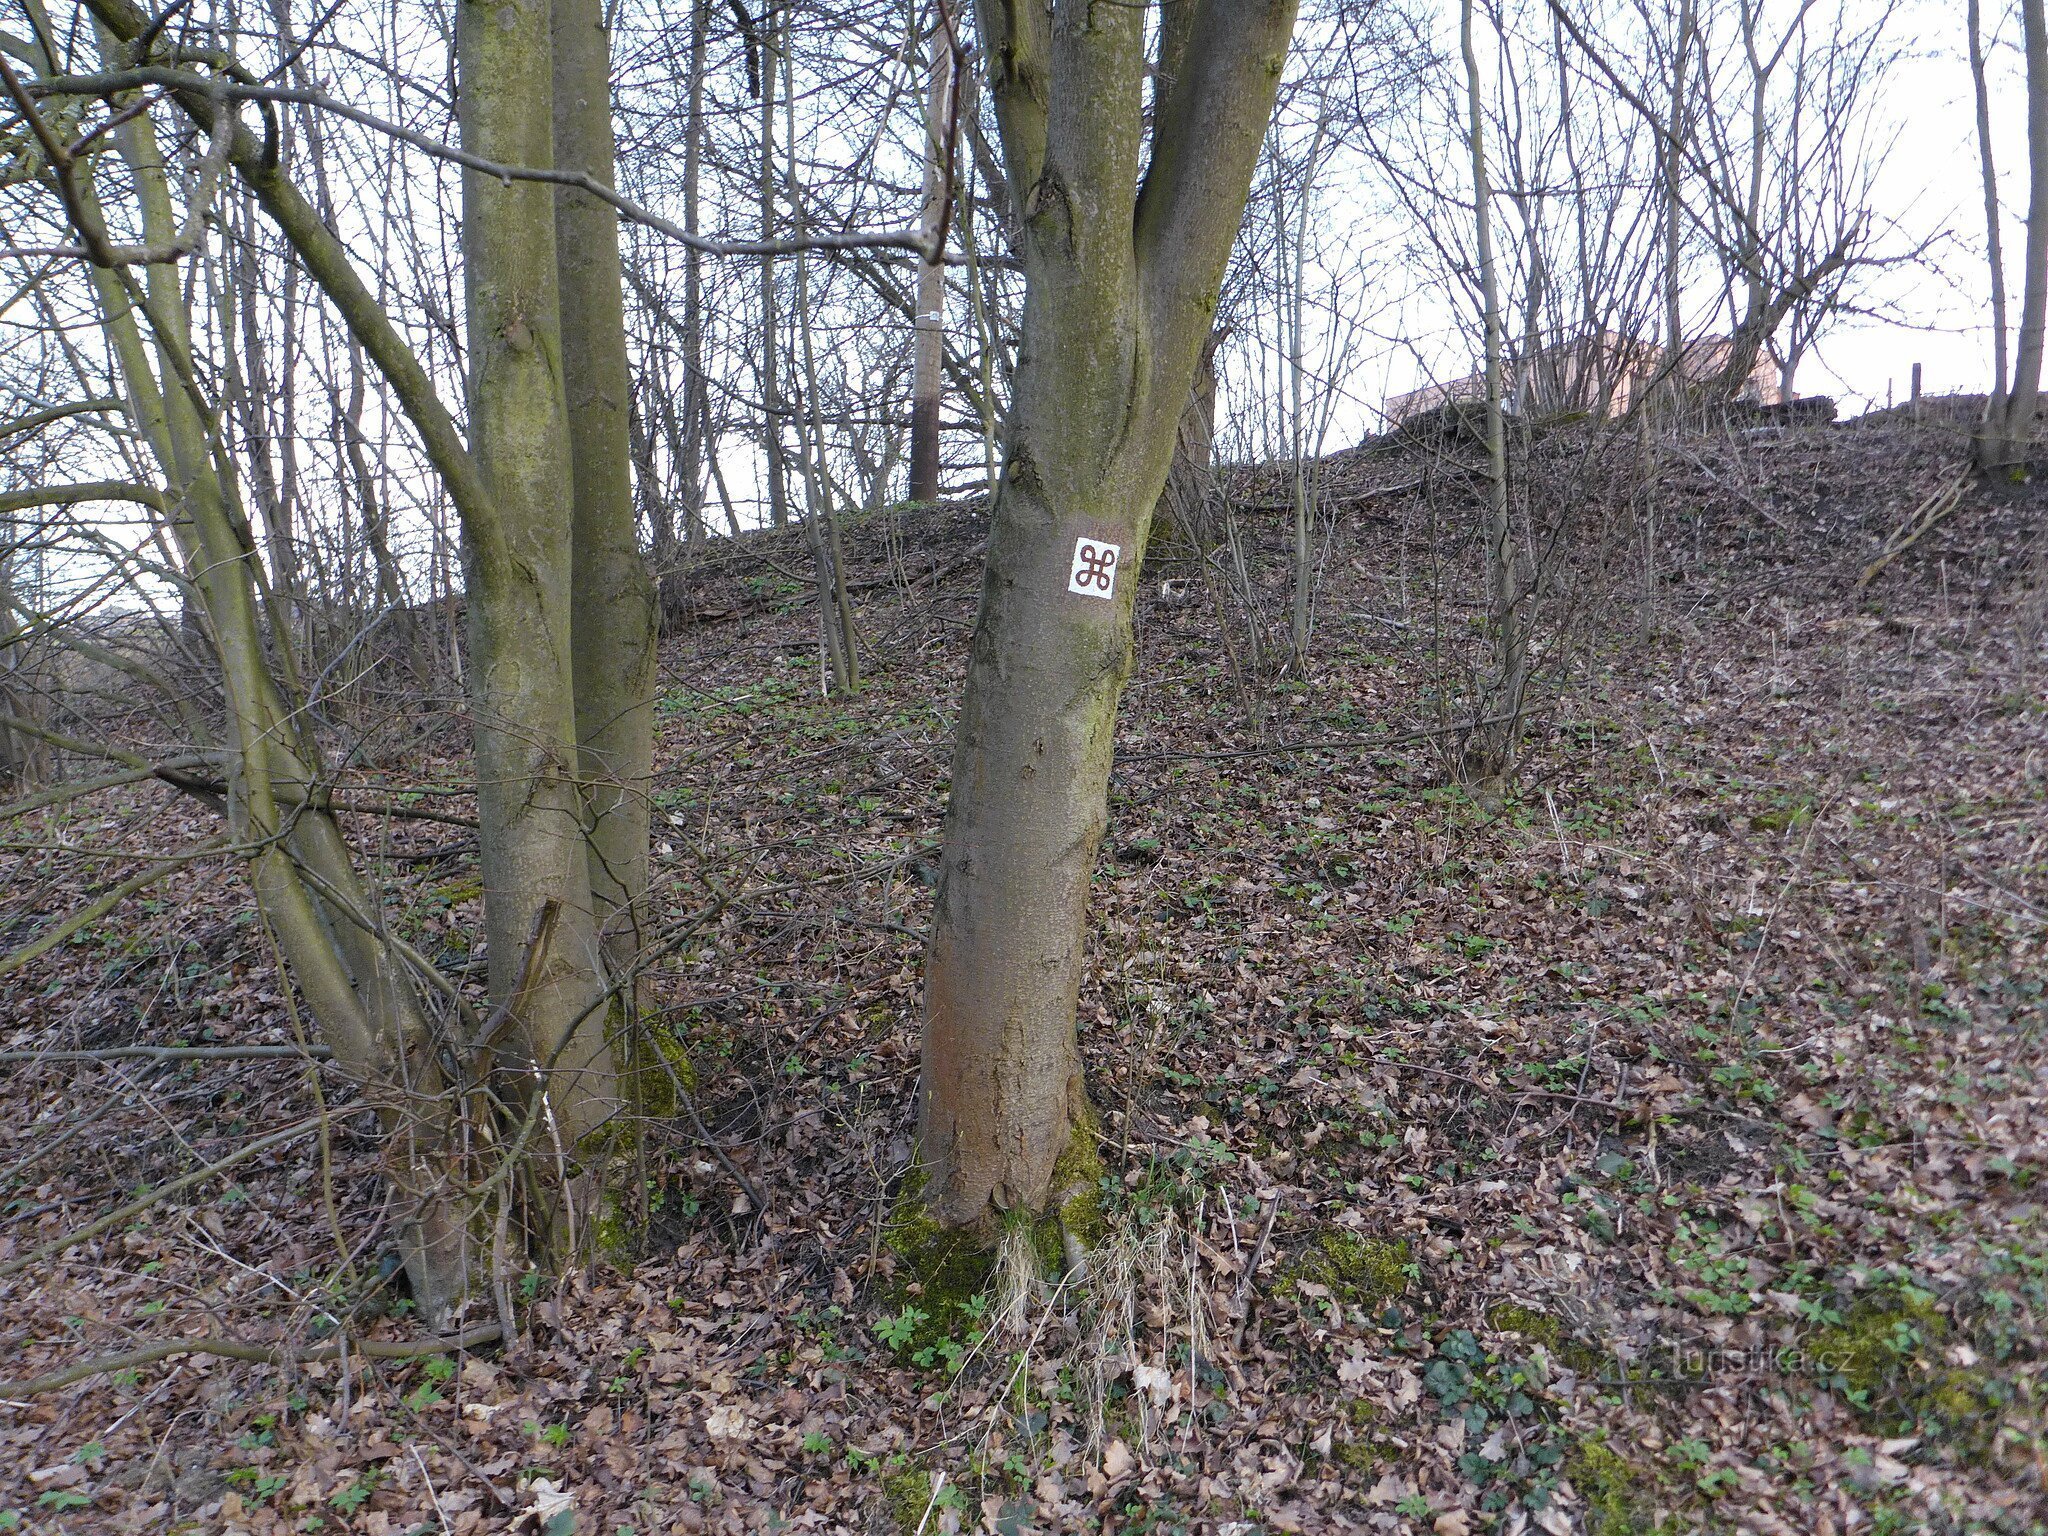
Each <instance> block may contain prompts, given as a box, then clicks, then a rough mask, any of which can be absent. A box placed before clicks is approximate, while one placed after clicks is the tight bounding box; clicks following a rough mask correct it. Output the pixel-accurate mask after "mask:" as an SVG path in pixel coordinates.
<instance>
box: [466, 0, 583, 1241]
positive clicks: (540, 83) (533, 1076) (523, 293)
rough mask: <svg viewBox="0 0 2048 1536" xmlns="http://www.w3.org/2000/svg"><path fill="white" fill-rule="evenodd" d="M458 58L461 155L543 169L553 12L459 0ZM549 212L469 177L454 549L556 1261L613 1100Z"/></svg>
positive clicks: (484, 824)
mask: <svg viewBox="0 0 2048 1536" xmlns="http://www.w3.org/2000/svg"><path fill="white" fill-rule="evenodd" d="M456 48H457V58H458V64H459V71H460V79H461V102H460V125H461V130H462V144H463V147H464V148H465V149H468V150H470V151H472V152H473V153H475V154H477V155H480V156H482V157H484V158H486V159H489V160H492V161H496V162H498V163H500V164H508V165H548V164H551V163H552V161H553V99H554V90H553V68H554V66H553V49H552V42H551V21H550V7H549V5H548V4H547V0H508V3H507V4H504V5H500V6H497V7H494V8H489V7H484V6H481V5H478V4H476V3H474V0H470V3H465V4H464V5H463V6H462V7H461V8H460V10H459V11H458V15H457V28H456ZM554 200H555V191H554V189H553V188H552V187H550V186H548V185H547V184H545V183H542V182H531V181H512V182H507V181H501V180H500V179H499V178H497V177H495V176H489V175H483V174H480V173H478V172H475V171H467V170H466V171H465V172H464V173H463V178H462V211H463V220H462V252H463V282H464V288H465V303H466V310H467V315H468V331H469V359H470V433H471V440H472V443H473V444H474V449H475V454H476V457H477V460H478V461H479V463H480V465H481V466H482V469H483V473H484V477H485V479H486V481H487V483H488V485H489V487H490V491H491V501H492V505H491V521H492V523H493V525H494V527H495V529H496V532H497V536H498V538H499V539H500V540H501V541H502V550H503V555H502V558H501V559H499V560H495V561H494V560H489V559H485V558H481V557H480V556H481V552H480V551H478V550H476V549H475V548H474V547H473V544H472V541H468V540H465V547H464V563H465V567H466V577H467V581H466V585H467V587H468V592H469V615H470V657H471V689H472V697H473V698H474V701H475V710H476V716H477V719H476V757H477V808H478V820H479V822H480V824H481V831H480V835H479V838H478V843H479V847H480V850H481V862H482V866H483V884H484V930H485V935H486V938H487V940H488V943H489V946H490V952H489V975H490V989H491V996H492V997H493V998H495V999H497V1000H499V1001H500V1002H501V1003H504V1002H506V1001H508V1000H509V1001H512V1002H514V1003H516V1005H517V1018H516V1023H517V1025H518V1028H519V1032H520V1039H521V1044H522V1046H523V1054H524V1056H525V1057H526V1062H524V1063H522V1064H521V1065H522V1073H521V1081H523V1082H526V1083H528V1084H529V1085H534V1088H533V1091H537V1092H539V1093H541V1094H544V1095H545V1096H546V1102H545V1103H544V1104H542V1105H539V1106H537V1108H538V1110H539V1112H540V1113H541V1114H542V1115H543V1117H544V1120H545V1127H546V1133H547V1141H548V1142H549V1143H551V1145H549V1147H548V1152H549V1154H550V1156H551V1157H553V1158H558V1159H560V1160H561V1162H562V1163H563V1164H564V1165H565V1166H566V1167H567V1168H568V1169H569V1171H570V1178H569V1181H568V1182H567V1184H566V1185H565V1186H564V1187H563V1188H562V1189H561V1191H560V1192H559V1194H560V1198H558V1199H556V1200H553V1201H549V1202H544V1204H551V1205H552V1206H553V1209H552V1210H544V1211H543V1213H542V1217H543V1220H544V1221H545V1222H546V1224H547V1226H548V1230H547V1231H546V1232H545V1233H544V1234H543V1239H544V1241H545V1242H546V1244H547V1246H549V1247H550V1248H551V1249H552V1250H553V1251H554V1252H555V1253H556V1254H557V1255H562V1254H566V1253H569V1252H573V1251H575V1250H577V1249H579V1248H580V1247H581V1246H582V1244H583V1243H584V1241H585V1240H586V1239H587V1237H588V1236H589V1226H588V1218H589V1217H590V1215H591V1214H592V1213H591V1211H590V1210H589V1209H588V1201H587V1200H586V1199H583V1198H582V1196H583V1194H584V1192H586V1191H587V1190H588V1189H589V1185H590V1181H589V1180H588V1178H587V1177H585V1176H584V1175H585V1173H586V1170H585V1169H584V1167H583V1163H584V1160H585V1158H586V1156H587V1155H588V1154H589V1152H590V1150H591V1148H590V1143H591V1141H592V1138H593V1137H594V1135H595V1133H596V1132H597V1131H598V1129H599V1128H600V1127H601V1126H602V1125H603V1124H604V1123H605V1121H606V1120H607V1119H608V1118H609V1116H610V1115H611V1114H612V1113H613V1112H614V1110H615V1109H616V1107H617V1084H616V1080H615V1074H614V1072H613V1070H612V1064H611V1056H610V1051H609V1049H608V1047H607V1044H606V1041H605V1038H604V1024H605V1017H604V1011H603V1009H602V1007H601V1005H600V1004H601V987H600V984H599V975H598V965H597V954H596V943H597V940H596V933H595V928H594V923H593V914H592V910H591V895H590V879H589V872H588V852H587V847H586V843H587V839H586V838H585V836H584V812H583V802H582V795H581V793H580V792H579V783H578V780H579V775H580V773H581V771H582V762H581V754H580V749H579V744H578V738H577V710H576V676H575V667H574V664H573V659H572V652H571V648H570V647H571V635H572V630H571V607H572V603H573V597H572V581H573V553H572V544H571V539H572V519H571V505H572V501H571V483H570V466H569V438H568V410H567V406H566V404H565V400H564V394H563V377H562V335H561V326H560V318H559V298H558V289H557V279H556V265H555V262H556V254H555V244H556V242H555V206H554ZM619 403H620V404H621V405H623V400H621V401H620V402H619ZM550 903H552V904H553V905H554V906H555V908H556V910H557V920H556V922H555V924H554V925H553V928H552V935H553V937H552V942H550V943H548V944H547V946H546V949H547V952H546V953H545V954H543V955H540V956H537V957H534V958H533V960H532V962H531V963H529V961H528V957H527V955H526V949H527V944H528V938H529V935H532V934H534V933H537V932H540V931H542V928H541V926H539V925H537V919H538V918H539V916H540V914H541V913H542V912H543V910H544V909H546V908H547V907H548V905H549V904H550ZM515 989H516V995H515ZM529 1064H530V1067H531V1070H525V1068H527V1067H528V1065H529ZM529 1107H535V1106H529ZM543 1161H545V1159H543ZM579 1203H580V1205H581V1207H582V1208H579ZM579 1222H580V1223H583V1226H582V1227H581V1229H580V1230H579V1226H578V1224H579Z"/></svg>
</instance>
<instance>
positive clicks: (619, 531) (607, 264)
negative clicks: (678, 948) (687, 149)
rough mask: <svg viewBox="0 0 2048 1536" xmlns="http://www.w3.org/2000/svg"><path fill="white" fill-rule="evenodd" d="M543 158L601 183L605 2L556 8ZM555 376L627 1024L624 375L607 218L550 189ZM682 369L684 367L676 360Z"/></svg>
mask: <svg viewBox="0 0 2048 1536" xmlns="http://www.w3.org/2000/svg"><path fill="white" fill-rule="evenodd" d="M553 32H554V88H555V102H554V110H555V163H556V165H558V166H560V167H562V168H564V169H569V170H579V171H585V172H587V173H589V174H590V175H591V176H592V177H594V178H595V179H596V180H598V181H600V182H602V183H604V184H605V185H606V186H610V185H612V183H613V180H614V177H615V174H616V167H615V164H614V159H615V155H614V147H613V140H612V114H611V41H610V37H609V35H608V34H607V32H606V30H605V22H604V5H603V0H554V18H553ZM555 231H556V268H557V271H558V273H559V285H560V290H561V331H562V381H563V387H564V393H565V395H566V398H567V406H568V418H569V458H570V471H571V501H572V507H573V514H572V530H571V543H572V546H573V555H572V565H573V570H572V574H571V612H570V617H569V628H570V634H571V636H572V638H573V642H574V645H573V654H574V672H575V683H576V740H577V744H578V749H579V760H580V762H581V764H582V777H583V795H584V802H585V805H584V809H585V814H586V816H587V817H588V818H589V827H590V832H589V837H590V842H589V848H588V856H587V860H586V863H587V865H588V869H589V882H590V900H591V908H592V915H593V917H594V918H595V920H596V924H597V932H598V942H599V946H600V951H601V953H602V956H603V959H604V969H605V977H606V980H607V981H608V982H609V983H610V984H612V985H614V986H619V985H624V986H626V987H627V988H628V990H627V991H626V992H625V993H624V994H623V999H624V1003H625V1012H626V1014H627V1016H628V1019H629V1020H636V1019H637V1016H638V1010H637V1008H635V1007H633V1006H632V1005H633V1003H634V1002H635V1000H636V994H637V985H636V984H634V983H633V982H632V981H631V978H632V977H633V976H634V974H635V972H636V970H637V969H638V966H639V960H640V937H641V932H642V929H643V928H644V926H645V921H646V905H647V861H648V815H649V804H650V796H651V795H652V793H653V787H654V662H655V639H656V635H657V633H658V628H659V615H658V612H657V606H656V600H655V592H654V581H653V578H652V577H651V576H650V575H649V573H648V570H647V562H646V561H645V560H644V559H642V558H641V554H640V544H639V538H638V531H637V529H636V528H635V526H634V517H633V472H632V431H631V422H630V420H629V414H630V412H629V407H630V404H631V400H632V388H633V385H632V378H631V375H630V372H629V370H628V367H627V361H626V300H625V292H624V279H623V277H622V271H623V269H622V267H621V265H620V261H619V216H618V213H617V211H616V210H615V209H613V207H612V206H611V204H609V203H607V202H604V201H603V200H602V199H599V198H595V197H592V196H591V195H590V194H589V193H587V192H580V191H576V190H574V189H573V188H567V187H563V188H558V189H557V190H556V193H555ZM686 366H687V365H686Z"/></svg>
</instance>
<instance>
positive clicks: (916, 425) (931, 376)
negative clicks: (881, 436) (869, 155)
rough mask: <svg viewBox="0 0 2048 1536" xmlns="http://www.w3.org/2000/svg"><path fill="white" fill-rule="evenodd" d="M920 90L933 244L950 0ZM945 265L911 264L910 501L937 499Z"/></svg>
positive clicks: (943, 141)
mask: <svg viewBox="0 0 2048 1536" xmlns="http://www.w3.org/2000/svg"><path fill="white" fill-rule="evenodd" d="M933 9H934V11H935V13H936V17H935V20H934V23H933V26H932V36H931V68H930V80H929V83H928V86H927V88H926V91H925V117H924V207H923V212H922V214H921V224H922V227H923V231H924V237H925V239H926V241H928V242H930V243H932V244H933V245H936V244H937V242H938V241H939V240H941V239H942V238H943V237H944V235H945V231H946V225H947V223H948V222H949V220H948V215H949V214H950V212H951V206H950V205H951V202H952V197H953V178H952V158H953V99H954V91H953V21H952V15H951V9H950V0H937V3H936V5H935V6H934V7H933ZM945 356H946V266H945V260H944V253H943V252H940V251H937V250H933V251H932V252H930V259H929V260H921V261H919V263H918V266H917V324H916V338H915V342H914V345H913V348H912V355H911V375H910V499H911V500H912V501H918V502H933V501H937V500H938V499H939V404H940V394H941V389H942V387H943V385H944V382H945V378H944V375H945Z"/></svg>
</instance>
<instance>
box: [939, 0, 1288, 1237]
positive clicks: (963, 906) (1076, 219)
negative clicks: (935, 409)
mask: <svg viewBox="0 0 2048 1536" xmlns="http://www.w3.org/2000/svg"><path fill="white" fill-rule="evenodd" d="M1294 11H1295V6H1294V4H1293V3H1292V0H1176V3H1174V4H1171V5H1168V6H1166V7H1164V9H1163V12H1162V17H1163V20H1164V21H1165V22H1166V23H1167V24H1166V25H1165V26H1163V28H1162V29H1161V35H1162V37H1163V39H1164V47H1163V53H1164V55H1165V56H1164V57H1163V58H1162V59H1161V60H1160V61H1159V74H1160V76H1161V79H1162V85H1161V88H1160V94H1159V97H1158V106H1157V111H1156V113H1155V120H1154V129H1153V137H1152V142H1151V145H1150V149H1151V155H1150V161H1149V164H1147V163H1146V160H1145V150H1146V148H1147V146H1146V144H1145V142H1144V138H1145V135H1144V113H1143V111H1142V96H1143V85H1144V79H1145V74H1146V65H1147V59H1146V55H1145V30H1146V28H1145V23H1146V15H1147V8H1146V7H1144V6H1139V5H1127V6H1106V5H1099V4H1086V3H1081V0H1058V3H1056V4H1054V5H1053V6H1051V7H1049V8H1041V7H1037V6H1019V5H1013V4H1009V3H1006V0H980V3H979V4H978V6H977V20H978V24H979V29H980V33H981V48H980V50H979V56H980V58H981V59H982V60H983V61H984V67H985V68H986V69H987V71H988V76H989V80H988V83H989V87H990V90H991V91H992V93H993V97H994V101H995V106H996V115H997V119H998V121H999V123H1000V125H1001V130H1002V142H1003V155H1004V160H1005V162H1006V164H1005V170H1006V174H1007V177H1008V181H1009V193H1010V197H1011V201H1012V205H1013V206H1014V207H1016V208H1018V209H1019V210H1020V211H1021V214H1022V226H1023V227H1022V237H1021V242H1020V244H1021V251H1020V254H1021V256H1022V260H1023V265H1024V271H1025V303H1024V315H1023V322H1022V345H1021V347H1020V350H1019V360H1018V366H1017V373H1016V379H1015V396H1014V399H1013V401H1012V404H1011V410H1010V417H1009V421H1008V423H1007V426H1006V430H1005V440H1004V462H1003V468H1002V479H1001V483H1000V486H999V489H998V493H997V501H996V508H995V517H994V526H993V528H992V530H991V533H990V538H989V552H988V564H987V569H986V573H985V575H984V578H983V584H982V595H981V609H980V613H979V616H978V618H977V620H976V624H975V633H974V641H973V647H972V653H971V656H970V660H969V665H968V676H967V686H966V692H965V697H964V699H963V701H962V704H961V712H960V722H959V730H958V735H957V738H956V745H955V749H954V759H953V777H952V793H951V803H950V805H949V806H948V809H947V814H946V827H945V853H944V857H943V867H942V872H941V877H940V886H939V894H938V904H937V911H936V914H935V916H934V920H933V928H932V939H931V947H930V952H929V955H928V958H927V967H926V999H925V1027H924V1050H923V1069H924V1070H923V1083H922V1089H921V1095H920V1104H919V1147H920V1157H921V1160H922V1163H923V1172H924V1183H923V1188H924V1191H925V1197H926V1199H927V1201H928V1203H929V1206H930V1209H931V1212H932V1214H933V1216H934V1217H935V1218H936V1219H937V1220H938V1221H939V1222H940V1223H941V1224H942V1225H944V1226H947V1227H950V1228H973V1229H979V1230H983V1231H991V1230H993V1228H994V1226H995V1225H997V1224H998V1223H1000V1222H1001V1220H1002V1219H1003V1218H1004V1216H1005V1215H1006V1213H1009V1212H1012V1211H1028V1212H1043V1211H1044V1210H1046V1209H1047V1208H1048V1207H1049V1206H1051V1205H1053V1204H1055V1203H1057V1202H1058V1201H1059V1200H1060V1199H1061V1198H1062V1197H1063V1196H1065V1195H1067V1194H1068V1193H1069V1192H1068V1191H1065V1190H1061V1189H1059V1188H1057V1187H1056V1185H1057V1183H1058V1179H1057V1177H1056V1170H1057V1169H1058V1168H1059V1166H1060V1165H1061V1162H1062V1157H1063V1154H1065V1153H1066V1152H1067V1150H1068V1146H1069V1143H1070V1141H1072V1140H1073V1139H1074V1138H1075V1136H1076V1134H1077V1133H1079V1134H1081V1135H1087V1134H1091V1133H1090V1132H1088V1131H1086V1130H1085V1129H1084V1127H1086V1125H1087V1124H1088V1122H1089V1116H1088V1110H1087V1101H1086V1095H1085V1092H1084V1089H1083V1085H1082V1080H1081V1070H1080V1061H1079V1052H1078V1049H1077V1045H1076V1041H1075V1035H1074V1010H1075V1002H1076V998H1077V994H1078V990H1079V987H1080V981H1081V968H1082V958H1083V950H1084V945H1085V940H1086V903H1087V890H1088V882H1089V877H1090V873H1091V871H1092V869H1093V866H1094V863H1095V856H1096V852H1097V849H1098V846H1099V845H1100V843H1101V840H1102V835H1103V832H1104V829H1105V826H1106V822H1107V791H1108V780H1109V768H1110V758H1111V753H1112V750H1113V740H1112V738H1113V731H1114V726H1115V717H1116V709H1117V701H1118V698H1119V696H1120V694H1121V692H1122V689H1123V684H1124V680H1125V678H1126V676H1127V675H1128V673H1129V670H1130V665H1131V605H1132V600H1133V598H1134V596H1135V594H1136V591H1137V580H1136V573H1137V570H1138V567H1139V564H1140V562H1141V560H1142V558H1143V555H1144V548H1145V540H1146V535H1147V532H1148V530H1149V525H1150V522H1151V517H1152V511H1153V508H1154V506H1155V505H1156V503H1157V502H1158V499H1159V494H1160V491H1161V489H1162V488H1163V486H1164V485H1165V481H1166V474H1167V468H1168V465H1169V463H1170V461H1171V458H1172V454H1173V446H1174V438H1175V432H1176V428H1177V426H1178V424H1179V421H1180V418H1181V414H1182V411H1183V409H1184V407H1185V406H1186V403H1187V398H1188V391H1189V388H1190V385H1191V384H1192V382H1193V379H1194V373H1195V367H1196V362H1197V359H1198V357H1199V355H1200V352H1201V348H1202V344H1203V342H1204V340H1205V338H1206V337H1207V336H1208V334H1209V330H1210V326H1211V323H1212V320H1213V318H1214V314H1215V307H1216V299H1217V290H1218V287H1219V285H1220V283H1221V281H1222V275H1223V268H1224V263H1225V261H1226V259H1227V258H1228V256H1229V252H1230V246H1231V242H1232V240H1233V238H1234V237H1235V234H1236V231H1237V228H1238V225H1239V223H1240V221H1241V220H1242V218H1243V214H1244V202H1245V195H1246V192H1247V189H1248V188H1249V186H1250V181H1251V174H1252V169H1253V165H1254V162H1255V159H1256V157H1257V154H1258V149H1259V144H1260V140H1261V139H1262V138H1263V136H1264V134H1265V130H1266V125H1267V122H1268V120H1269V118H1270V117H1271V114H1272V108H1273V100H1274V96H1275V93H1276V91H1277V89H1278V86H1279V81H1280V74H1281V70H1282V68H1283V67H1284V65H1285V61H1286V52H1287V44H1288V39H1289V36H1290V34H1291V32H1292V30H1293V23H1294ZM1141 172H1142V175H1141ZM1112 550H1113V551H1114V554H1111V553H1109V552H1110V551H1112ZM1074 1162H1075V1160H1074V1159H1068V1163H1067V1165H1068V1166H1069V1167H1071V1166H1073V1165H1074Z"/></svg>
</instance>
